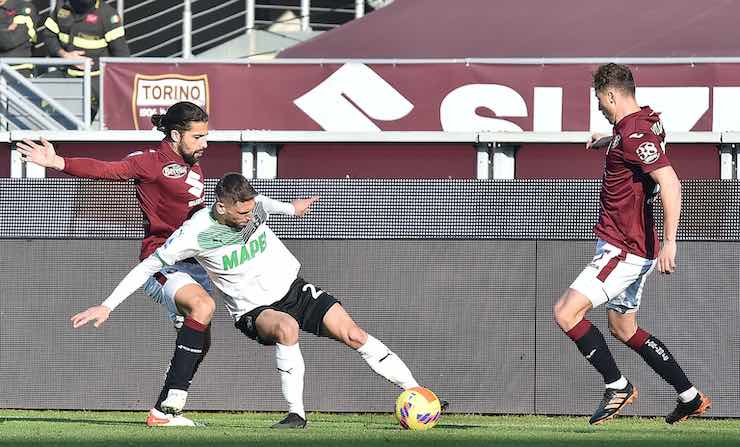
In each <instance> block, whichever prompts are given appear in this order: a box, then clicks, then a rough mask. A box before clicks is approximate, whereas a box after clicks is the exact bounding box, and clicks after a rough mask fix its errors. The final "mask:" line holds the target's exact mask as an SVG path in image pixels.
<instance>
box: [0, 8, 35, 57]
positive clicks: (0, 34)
mask: <svg viewBox="0 0 740 447" xmlns="http://www.w3.org/2000/svg"><path fill="white" fill-rule="evenodd" d="M37 21H38V17H37V15H36V8H35V7H34V5H33V2H32V1H31V0H6V1H5V3H4V4H3V5H0V57H28V58H30V57H31V47H32V46H33V44H34V43H36V40H37V36H36V23H37ZM12 24H15V29H14V30H13V31H10V30H8V27H10V26H11V25H12ZM13 67H14V68H16V69H30V68H33V65H32V64H17V65H13Z"/></svg>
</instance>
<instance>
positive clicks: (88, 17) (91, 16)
mask: <svg viewBox="0 0 740 447" xmlns="http://www.w3.org/2000/svg"><path fill="white" fill-rule="evenodd" d="M85 23H90V24H93V25H94V24H96V23H98V16H97V14H88V15H86V16H85Z"/></svg>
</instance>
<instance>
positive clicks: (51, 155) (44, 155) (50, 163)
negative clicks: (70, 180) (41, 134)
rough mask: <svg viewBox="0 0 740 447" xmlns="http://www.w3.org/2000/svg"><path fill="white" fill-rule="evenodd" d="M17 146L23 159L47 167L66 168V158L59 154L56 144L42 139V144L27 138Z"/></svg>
mask: <svg viewBox="0 0 740 447" xmlns="http://www.w3.org/2000/svg"><path fill="white" fill-rule="evenodd" d="M15 148H16V149H17V150H18V152H20V154H21V160H23V161H25V162H28V161H30V162H31V163H35V164H37V165H39V166H43V167H45V168H54V169H56V170H59V171H61V170H62V169H64V159H63V158H62V157H60V156H58V155H57V153H56V151H55V150H54V145H53V144H51V143H49V142H48V141H46V140H45V139H43V138H42V139H41V144H38V143H34V142H33V141H31V140H28V139H25V140H23V141H19V142H18V143H16V145H15Z"/></svg>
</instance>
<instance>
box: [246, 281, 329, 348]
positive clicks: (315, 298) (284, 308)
mask: <svg viewBox="0 0 740 447" xmlns="http://www.w3.org/2000/svg"><path fill="white" fill-rule="evenodd" d="M335 303H339V300H337V299H336V298H334V297H333V296H331V295H329V294H328V293H326V292H325V291H323V290H321V289H320V288H318V287H316V286H315V285H313V284H309V283H307V282H306V281H305V280H304V279H303V278H300V277H299V278H296V280H295V281H293V284H291V285H290V289H289V290H288V293H286V294H285V296H284V297H283V298H282V299H280V300H279V301H275V302H274V303H272V304H270V305H269V306H260V307H256V308H254V309H252V310H250V311H249V312H247V313H245V314H244V315H242V316H241V318H239V321H237V322H236V323H234V325H235V326H236V328H237V329H239V330H240V331H242V333H243V334H244V335H246V336H247V337H249V338H251V339H252V340H256V341H257V342H259V343H261V344H263V345H266V346H270V345H274V344H275V341H274V340H263V339H262V338H261V337H260V336H259V334H257V325H256V324H255V322H256V321H257V317H258V316H259V314H261V313H262V312H263V311H264V310H266V309H274V310H277V311H280V312H285V313H286V314H288V315H290V316H291V317H293V318H295V320H296V321H297V322H298V326H299V327H300V328H301V329H303V330H304V331H306V332H310V333H312V334H314V335H321V324H322V322H323V321H324V315H326V313H327V312H328V311H329V308H330V307H331V306H333V305H334V304H335Z"/></svg>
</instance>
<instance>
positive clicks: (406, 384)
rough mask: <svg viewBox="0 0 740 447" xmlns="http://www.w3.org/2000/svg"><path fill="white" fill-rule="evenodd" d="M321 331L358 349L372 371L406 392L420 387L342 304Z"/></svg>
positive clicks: (331, 312)
mask: <svg viewBox="0 0 740 447" xmlns="http://www.w3.org/2000/svg"><path fill="white" fill-rule="evenodd" d="M322 332H325V333H326V335H327V336H329V337H331V338H333V339H335V340H338V341H340V342H342V343H344V344H345V345H347V346H349V347H350V348H352V349H355V350H357V352H359V353H360V355H361V356H362V358H363V359H364V360H365V361H366V362H367V364H368V365H369V366H370V368H372V370H373V371H375V372H376V373H378V374H380V375H381V376H383V377H385V378H386V380H388V381H390V382H393V383H395V384H396V385H398V386H399V387H401V388H403V389H408V388H413V387H417V386H419V383H418V382H417V381H416V379H414V376H413V375H412V374H411V371H409V368H408V367H407V366H406V364H405V363H404V362H403V360H401V359H400V358H399V357H398V356H397V355H396V354H395V353H394V352H393V351H391V350H390V349H388V347H386V346H385V345H384V344H383V342H381V341H380V340H378V339H377V338H375V337H373V336H372V335H370V334H368V333H367V332H365V331H364V330H362V328H360V327H359V326H358V325H357V324H356V323H355V322H354V321H353V320H352V318H351V317H350V316H349V314H348V313H347V311H346V310H345V309H344V307H342V305H341V304H339V303H335V304H334V305H333V306H332V307H331V308H329V310H328V311H327V312H326V315H324V320H323V328H322Z"/></svg>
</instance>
